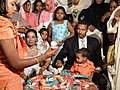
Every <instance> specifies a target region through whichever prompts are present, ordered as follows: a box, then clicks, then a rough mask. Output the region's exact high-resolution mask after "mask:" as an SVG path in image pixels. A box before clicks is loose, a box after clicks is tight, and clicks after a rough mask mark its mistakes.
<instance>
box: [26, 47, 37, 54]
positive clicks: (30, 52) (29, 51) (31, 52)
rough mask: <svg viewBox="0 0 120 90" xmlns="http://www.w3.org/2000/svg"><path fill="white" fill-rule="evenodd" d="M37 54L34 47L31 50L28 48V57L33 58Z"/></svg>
mask: <svg viewBox="0 0 120 90" xmlns="http://www.w3.org/2000/svg"><path fill="white" fill-rule="evenodd" d="M37 53H38V49H37V47H36V46H34V47H32V48H28V56H35V55H37Z"/></svg>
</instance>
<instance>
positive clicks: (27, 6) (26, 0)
mask: <svg viewBox="0 0 120 90" xmlns="http://www.w3.org/2000/svg"><path fill="white" fill-rule="evenodd" d="M19 13H20V14H21V15H22V17H23V18H24V19H25V20H26V22H27V23H28V25H29V27H28V28H34V27H37V26H38V22H37V16H36V15H35V13H33V12H32V10H31V2H30V0H22V1H21V2H20V11H19Z"/></svg>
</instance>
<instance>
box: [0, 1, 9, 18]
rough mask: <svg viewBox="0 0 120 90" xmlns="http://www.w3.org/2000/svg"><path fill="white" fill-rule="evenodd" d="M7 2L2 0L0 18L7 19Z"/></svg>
mask: <svg viewBox="0 0 120 90" xmlns="http://www.w3.org/2000/svg"><path fill="white" fill-rule="evenodd" d="M6 14H7V11H6V0H0V16H4V17H6Z"/></svg>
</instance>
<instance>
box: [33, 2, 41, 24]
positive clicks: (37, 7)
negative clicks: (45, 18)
mask: <svg viewBox="0 0 120 90" xmlns="http://www.w3.org/2000/svg"><path fill="white" fill-rule="evenodd" d="M33 4H34V8H33V12H34V13H35V14H36V16H37V19H38V20H37V21H38V25H39V20H40V15H41V12H42V10H43V2H42V1H41V0H35V2H34V3H33Z"/></svg>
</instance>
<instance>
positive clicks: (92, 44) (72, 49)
mask: <svg viewBox="0 0 120 90" xmlns="http://www.w3.org/2000/svg"><path fill="white" fill-rule="evenodd" d="M76 30H77V35H76V36H74V37H72V38H70V39H68V40H66V41H65V43H64V46H63V48H62V50H61V51H60V53H59V54H58V55H57V57H56V60H63V59H64V58H66V57H67V59H68V60H67V61H66V62H65V66H64V69H68V70H69V69H70V68H71V67H72V66H73V64H74V61H75V59H76V56H75V53H76V51H77V50H79V49H81V48H83V47H84V48H87V49H88V50H89V52H90V54H91V57H90V60H91V61H92V62H93V63H94V65H95V67H100V70H98V72H97V73H94V75H93V82H94V83H96V84H97V85H98V86H99V90H106V84H107V80H106V78H105V77H104V76H103V73H102V72H101V71H102V65H103V61H102V58H101V46H100V44H99V42H98V40H97V39H95V38H93V37H89V36H87V35H86V33H87V31H88V24H87V23H86V22H84V21H81V22H79V23H78V25H77V26H76ZM83 41H84V42H83ZM56 60H55V62H56ZM55 62H54V63H53V66H54V65H55Z"/></svg>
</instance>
